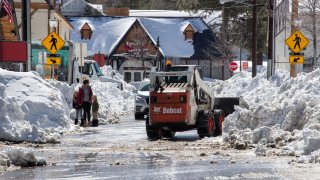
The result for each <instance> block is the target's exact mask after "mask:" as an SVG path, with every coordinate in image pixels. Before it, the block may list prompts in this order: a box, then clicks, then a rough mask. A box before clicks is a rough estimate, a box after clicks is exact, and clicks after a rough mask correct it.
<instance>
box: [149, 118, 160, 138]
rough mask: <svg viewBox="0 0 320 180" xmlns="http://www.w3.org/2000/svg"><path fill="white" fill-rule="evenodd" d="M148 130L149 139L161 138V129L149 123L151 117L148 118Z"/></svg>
mask: <svg viewBox="0 0 320 180" xmlns="http://www.w3.org/2000/svg"><path fill="white" fill-rule="evenodd" d="M146 132H147V136H148V139H150V140H157V139H160V138H161V136H160V130H159V129H158V128H155V127H153V126H152V125H150V124H149V117H147V118H146Z"/></svg>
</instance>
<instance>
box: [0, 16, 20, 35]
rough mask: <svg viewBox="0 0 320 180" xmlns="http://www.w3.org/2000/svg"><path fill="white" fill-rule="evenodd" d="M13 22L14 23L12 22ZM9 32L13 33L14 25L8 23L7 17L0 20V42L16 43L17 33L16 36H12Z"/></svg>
mask: <svg viewBox="0 0 320 180" xmlns="http://www.w3.org/2000/svg"><path fill="white" fill-rule="evenodd" d="M14 22H15V21H14ZM11 31H14V32H15V24H14V23H10V22H9V18H8V16H5V17H3V18H0V40H2V41H17V40H18V37H17V35H18V33H17V32H16V36H13V35H12V33H11Z"/></svg>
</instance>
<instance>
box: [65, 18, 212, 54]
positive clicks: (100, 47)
mask: <svg viewBox="0 0 320 180" xmlns="http://www.w3.org/2000/svg"><path fill="white" fill-rule="evenodd" d="M69 19H70V20H71V24H72V25H73V26H74V27H75V30H73V31H72V32H71V40H72V41H73V42H76V43H79V42H81V43H87V46H88V54H89V55H92V54H95V53H98V52H100V53H105V54H106V55H109V54H110V53H111V52H112V51H113V50H114V49H115V48H116V45H117V44H118V43H119V42H120V41H121V39H122V38H123V37H124V35H125V34H126V33H127V31H128V30H129V28H130V27H131V26H132V24H133V23H134V22H135V21H136V20H139V22H140V23H141V24H142V26H143V27H144V29H145V30H146V32H147V34H149V35H150V37H151V40H152V41H153V42H154V43H155V44H156V41H157V38H158V36H159V39H160V50H161V51H162V53H163V54H164V55H165V56H167V57H190V56H192V55H193V54H194V47H193V44H192V43H190V42H187V41H185V35H184V34H183V32H181V30H180V29H181V27H182V26H184V25H185V24H191V25H192V27H193V28H194V29H195V30H196V31H197V32H199V33H202V32H203V30H206V29H208V27H207V26H206V24H205V23H203V21H202V20H201V18H187V19H185V18H134V17H122V18H120V17H113V18H112V17H70V18H69ZM85 22H88V23H89V24H90V26H91V27H93V28H94V32H93V35H92V38H91V40H81V35H80V33H79V29H80V28H81V27H82V26H83V24H84V23H85Z"/></svg>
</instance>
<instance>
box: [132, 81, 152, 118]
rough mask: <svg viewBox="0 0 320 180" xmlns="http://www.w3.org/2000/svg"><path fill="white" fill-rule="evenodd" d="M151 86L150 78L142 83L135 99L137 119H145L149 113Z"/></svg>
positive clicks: (135, 115)
mask: <svg viewBox="0 0 320 180" xmlns="http://www.w3.org/2000/svg"><path fill="white" fill-rule="evenodd" d="M149 88H150V80H144V81H142V82H141V83H140V86H139V88H138V91H137V94H136V100H135V106H136V107H135V112H134V117H135V119H144V118H145V117H146V116H147V114H148V113H149Z"/></svg>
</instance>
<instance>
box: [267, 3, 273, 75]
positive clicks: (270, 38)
mask: <svg viewBox="0 0 320 180" xmlns="http://www.w3.org/2000/svg"><path fill="white" fill-rule="evenodd" d="M273 1H274V0H269V5H268V9H269V23H268V26H269V28H268V31H269V32H268V78H269V77H270V76H271V75H272V68H273V67H272V66H273V63H270V62H272V59H273V13H274V12H273V3H274V2H273ZM269 66H271V67H269Z"/></svg>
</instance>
